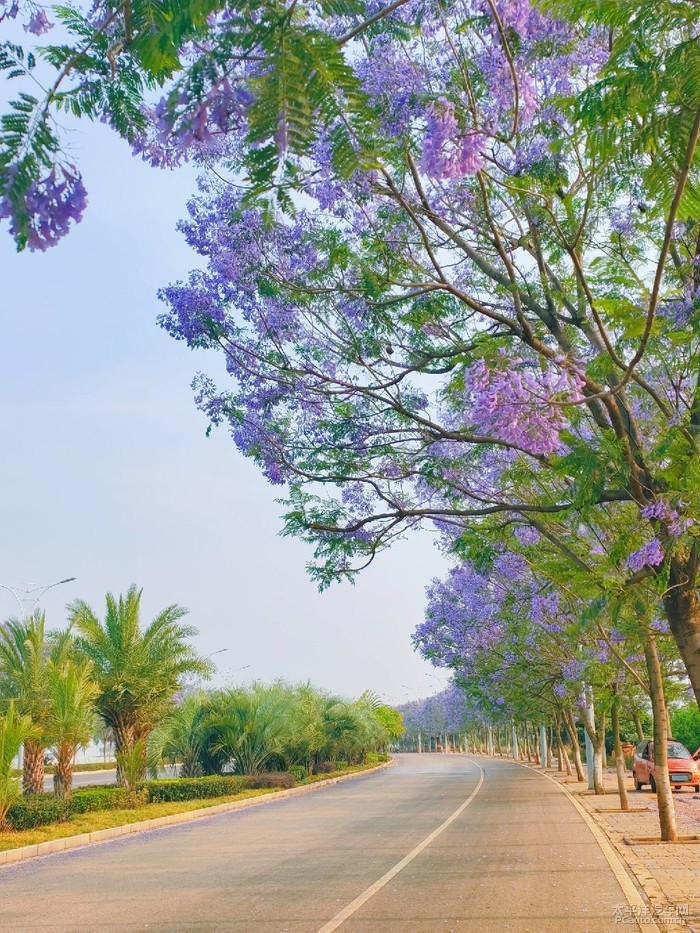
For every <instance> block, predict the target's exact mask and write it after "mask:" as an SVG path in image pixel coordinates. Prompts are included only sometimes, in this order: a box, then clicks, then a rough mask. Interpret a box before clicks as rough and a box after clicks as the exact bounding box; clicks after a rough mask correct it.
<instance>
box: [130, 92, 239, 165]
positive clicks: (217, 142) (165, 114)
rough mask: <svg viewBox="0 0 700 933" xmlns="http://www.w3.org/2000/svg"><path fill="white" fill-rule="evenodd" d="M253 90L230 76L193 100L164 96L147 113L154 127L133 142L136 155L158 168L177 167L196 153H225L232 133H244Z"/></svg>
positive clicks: (182, 94)
mask: <svg viewBox="0 0 700 933" xmlns="http://www.w3.org/2000/svg"><path fill="white" fill-rule="evenodd" d="M252 99H253V98H252V95H251V93H250V91H248V90H247V88H246V87H245V86H244V84H243V83H242V82H236V81H233V82H232V81H231V80H230V79H229V78H228V77H223V78H220V79H217V80H214V81H213V82H212V84H211V86H210V88H209V90H208V91H206V93H204V94H202V95H201V97H199V98H196V99H190V98H189V97H188V96H187V95H186V94H184V93H181V94H179V95H178V96H177V99H176V100H172V99H171V98H168V97H164V98H162V99H161V100H160V101H159V103H158V104H157V105H156V106H155V107H152V108H147V109H146V110H145V111H144V113H145V116H146V117H147V118H148V121H149V125H150V130H149V131H148V132H147V133H143V134H140V135H139V136H137V137H136V139H135V140H134V143H133V152H134V155H140V156H141V158H142V159H144V161H146V162H148V163H150V164H151V165H152V166H154V167H156V168H173V167H175V166H177V165H179V164H181V163H182V162H184V161H187V160H188V159H190V158H191V157H193V156H198V155H203V154H206V155H211V154H212V153H214V154H215V153H216V150H217V148H218V149H219V150H221V154H224V151H226V150H227V149H228V147H230V143H231V137H232V135H242V133H243V130H244V127H245V121H246V115H247V112H248V107H249V106H250V103H251V102H252Z"/></svg>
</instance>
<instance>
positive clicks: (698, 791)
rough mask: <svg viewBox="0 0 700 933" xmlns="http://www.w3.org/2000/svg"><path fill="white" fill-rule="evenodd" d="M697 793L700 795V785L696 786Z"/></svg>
mask: <svg viewBox="0 0 700 933" xmlns="http://www.w3.org/2000/svg"><path fill="white" fill-rule="evenodd" d="M695 793H696V794H700V784H696V785H695Z"/></svg>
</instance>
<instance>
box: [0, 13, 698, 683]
mask: <svg viewBox="0 0 700 933" xmlns="http://www.w3.org/2000/svg"><path fill="white" fill-rule="evenodd" d="M21 9H22V6H21V4H20V3H16V4H13V5H12V6H11V7H7V5H6V10H7V12H8V14H14V13H16V14H18V15H19V13H20V12H21ZM28 9H31V18H30V21H29V23H28V26H29V28H30V29H32V30H33V31H34V32H43V31H44V30H45V29H46V28H48V23H49V21H50V17H49V16H46V15H44V16H43V18H42V16H41V15H40V13H39V12H37V11H38V10H40V8H37V7H36V6H35V5H34V4H32V5H31V7H28ZM52 15H53V16H54V17H55V18H56V19H60V20H61V21H62V23H63V26H64V27H65V28H67V29H68V31H69V33H70V36H71V42H70V43H69V44H67V45H66V44H64V45H57V46H53V47H48V49H47V50H46V51H45V52H44V53H43V56H44V59H45V61H46V62H47V63H48V65H49V66H52V67H53V68H55V69H56V71H57V76H56V80H55V82H54V84H52V85H51V86H50V89H49V91H48V94H47V96H46V97H45V98H44V99H43V100H39V99H38V98H35V97H31V96H29V95H28V94H27V93H26V92H24V91H23V92H22V95H23V96H22V95H20V96H19V97H18V99H17V103H16V104H15V106H14V110H13V112H12V113H11V114H10V115H9V116H7V117H6V118H5V119H4V122H3V134H4V135H3V149H2V155H1V156H0V197H2V199H3V200H2V202H1V204H2V206H1V207H0V214H3V215H4V216H6V217H7V218H9V222H10V226H11V230H12V232H13V234H14V236H15V238H16V240H17V242H18V245H19V246H20V247H22V246H24V245H28V246H30V247H32V248H45V247H46V246H49V245H52V244H53V243H54V242H56V241H57V239H58V238H60V236H61V235H62V234H63V233H65V232H66V231H67V229H68V227H69V224H70V222H71V220H77V219H79V216H80V214H81V213H82V210H83V208H84V204H85V193H84V189H83V186H82V182H81V180H80V176H79V174H78V170H77V168H75V167H74V166H73V165H72V164H70V163H68V162H67V161H66V160H65V159H64V158H63V157H62V156H61V153H60V140H59V139H58V138H57V137H56V135H55V133H54V130H53V124H52V122H51V118H52V113H53V111H54V109H55V108H59V109H60V108H63V109H67V110H69V111H70V112H72V113H74V114H76V115H79V116H80V115H88V116H92V117H100V118H102V119H104V120H106V121H108V122H111V124H112V125H113V126H114V127H115V129H116V130H117V131H118V132H119V133H120V134H121V135H122V136H124V137H126V138H127V139H128V140H129V141H130V142H131V144H132V146H133V148H134V150H135V152H136V153H137V154H139V155H141V156H143V157H144V158H146V159H147V160H148V161H150V162H151V163H153V164H154V165H167V166H172V165H175V164H177V163H178V162H180V161H182V160H183V159H188V158H192V159H200V160H201V161H203V162H206V164H207V165H209V166H213V167H214V172H213V173H209V174H206V175H205V178H204V180H203V182H202V187H201V191H200V194H199V195H198V196H197V197H196V198H194V199H193V200H192V202H191V203H190V205H189V212H190V217H189V219H188V220H187V221H186V222H184V223H183V225H182V230H183V232H184V234H185V236H186V238H187V240H188V242H189V243H190V244H191V245H192V247H193V248H194V249H195V250H196V251H197V252H199V253H200V254H201V256H202V257H203V258H204V263H205V268H204V269H200V270H198V271H196V272H193V273H191V275H190V276H189V278H187V279H186V280H185V281H183V282H179V283H176V284H174V285H172V286H169V287H167V288H164V289H163V293H162V297H163V299H164V301H165V302H166V305H167V310H166V311H165V312H164V314H163V317H162V324H163V326H164V327H165V328H166V329H167V330H168V331H169V332H170V333H171V334H172V335H173V336H174V337H176V338H177V339H182V340H185V341H186V342H187V343H188V344H189V345H190V346H194V347H209V348H211V349H212V350H218V351H219V352H221V353H223V355H224V357H225V360H226V364H227V368H228V372H229V374H230V377H231V381H230V383H229V384H228V385H223V386H221V387H218V386H216V385H215V384H214V382H213V381H212V380H211V379H209V378H208V377H207V376H205V375H202V376H200V377H199V378H198V380H197V382H196V392H197V400H198V403H199V405H200V407H201V408H202V409H203V411H204V412H205V413H206V414H207V416H208V417H209V419H210V421H211V422H212V423H214V424H217V423H223V424H226V425H227V426H228V427H229V429H230V431H231V433H232V435H233V439H234V441H235V443H236V445H237V446H238V447H239V449H240V450H242V451H243V453H244V454H246V455H247V456H250V457H252V458H254V459H255V460H256V461H257V462H258V463H259V464H260V466H261V468H262V469H263V471H264V472H265V474H266V475H267V477H268V478H269V479H270V481H271V482H273V483H287V484H288V486H289V490H290V492H289V506H288V511H287V525H286V528H287V531H288V533H291V534H297V535H300V536H302V537H304V538H307V539H309V540H310V541H311V542H313V544H314V546H315V554H316V559H315V562H314V564H313V566H312V568H311V572H312V574H313V575H314V576H315V578H316V579H317V581H318V582H319V583H320V584H321V585H326V584H327V583H328V582H330V581H331V580H333V579H336V578H342V577H346V576H351V575H352V574H353V573H354V572H356V570H357V569H358V568H360V567H361V566H363V565H364V564H366V563H367V562H368V561H371V560H372V559H373V558H374V556H375V555H376V553H377V552H378V551H379V550H381V549H382V548H384V547H386V546H388V545H389V544H391V542H392V541H393V540H394V539H395V538H396V537H397V536H398V535H400V534H402V533H403V532H404V531H405V530H406V529H408V528H411V527H418V526H420V525H421V524H424V523H425V522H437V523H439V524H440V525H441V527H450V528H451V529H453V530H455V532H456V533H455V534H454V540H453V545H452V546H453V548H454V550H455V551H456V552H457V553H460V554H463V555H465V556H470V555H472V554H473V553H474V552H475V551H476V552H478V554H479V555H481V554H483V552H484V551H485V550H486V551H488V549H489V548H492V547H493V546H494V542H497V543H498V544H499V545H500V544H501V543H502V537H503V534H504V529H507V528H509V527H514V526H516V525H517V526H521V527H522V528H524V529H534V530H535V531H537V533H538V534H539V535H540V537H541V540H542V542H543V544H542V547H543V549H545V550H547V552H548V553H549V554H550V555H551V556H552V560H554V559H556V560H558V561H560V562H564V563H568V564H569V565H570V566H572V567H576V568H578V570H579V571H581V573H584V574H586V575H588V576H590V579H591V580H594V581H595V587H596V588H597V590H598V591H599V595H600V598H601V599H604V600H610V601H612V602H615V601H616V600H619V599H623V598H624V597H625V596H626V594H627V593H629V592H630V591H634V588H635V587H637V586H640V585H641V586H643V587H644V590H643V592H644V593H645V594H646V593H647V592H648V591H650V592H652V594H653V599H654V600H655V601H658V603H659V604H660V605H661V606H663V611H664V612H665V614H666V616H667V619H668V622H669V625H670V629H671V632H672V634H673V637H674V639H675V642H676V644H677V646H678V649H679V651H680V653H681V656H682V657H683V660H684V663H685V665H686V668H687V670H688V674H689V677H690V679H691V682H692V684H693V688H694V690H695V693H696V696H697V698H698V700H700V603H699V602H698V594H697V585H696V584H697V574H698V568H699V566H700V564H699V560H700V549H699V543H698V537H697V527H696V522H697V520H698V518H699V517H700V512H699V511H698V506H699V505H700V501H699V497H698V493H699V489H700V486H699V482H698V476H699V474H698V457H697V453H696V445H697V433H698V426H699V425H700V394H699V389H698V380H697V375H696V373H697V369H698V341H697V330H698V322H699V321H700V315H699V314H698V299H697V292H698V287H699V286H700V272H699V269H700V235H699V234H700V226H699V224H698V220H697V217H698V210H699V209H700V193H699V190H698V177H697V174H698V173H697V169H698V152H697V143H698V136H699V135H700V78H699V77H698V75H700V68H698V64H699V63H700V62H699V61H698V58H699V56H700V45H699V44H698V42H697V41H696V40H697V37H698V28H699V25H700V11H699V10H698V8H697V5H696V4H694V3H692V2H689V0H688V2H683V0H678V2H677V0H660V2H659V3H655V4H653V5H652V4H644V5H641V6H640V5H639V4H637V3H633V2H631V0H620V2H612V0H590V2H587V3H583V2H582V0H575V2H566V3H564V2H563V0H561V2H558V0H548V2H546V3H540V4H537V3H534V4H530V3H529V2H528V0H465V2H464V3H460V4H452V3H447V2H443V0H398V2H394V3H389V4H386V5H382V4H377V3H376V2H373V0H370V2H364V0H317V2H312V0H307V2H297V0H291V2H289V3H288V4H285V3H279V2H277V0H274V2H273V0H248V2H245V3H237V4H234V5H232V6H228V5H223V4H219V3H217V2H214V0H196V2H195V0H192V2H190V3H177V4H174V3H170V2H164V3H155V4H154V3H151V2H149V3H148V4H145V3H143V2H139V3H132V2H129V3H127V4H117V3H115V2H107V3H104V2H103V3H99V2H98V3H97V4H94V5H92V6H91V7H90V10H89V12H88V13H87V14H86V15H82V14H81V13H79V12H77V11H76V10H74V9H70V10H65V9H56V10H55V11H54V13H53V14H52ZM4 54H5V61H4V64H5V66H6V67H7V69H8V73H9V74H10V75H11V76H15V75H16V76H17V77H16V78H13V80H22V75H23V74H24V72H26V71H27V70H31V69H32V67H33V64H34V63H33V61H30V60H29V58H28V56H27V55H26V54H25V52H24V51H23V50H21V49H18V48H16V47H10V46H7V45H6V46H5V52H4ZM158 86H162V87H163V92H162V98H161V99H160V101H157V100H156V98H157V96H158V95H157V94H156V95H153V94H152V93H151V92H152V91H155V89H156V87H158ZM319 490H320V491H319ZM595 527H605V528H607V529H610V530H612V531H613V532H614V535H613V538H612V543H608V540H607V537H606V539H605V545H604V546H603V545H602V544H601V545H600V546H598V547H597V548H596V547H591V528H595Z"/></svg>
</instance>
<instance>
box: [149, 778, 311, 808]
mask: <svg viewBox="0 0 700 933" xmlns="http://www.w3.org/2000/svg"><path fill="white" fill-rule="evenodd" d="M294 783H295V782H294V777H293V776H292V775H291V774H288V773H287V772H285V771H275V772H271V773H265V774H220V775H219V774H214V775H211V776H209V777H201V778H164V779H162V780H158V781H143V782H142V783H141V784H139V789H140V790H144V791H145V792H146V793H147V794H148V800H149V803H162V802H166V801H167V802H169V803H172V802H174V801H178V800H207V799H209V798H211V797H229V796H230V795H231V794H240V793H241V791H244V790H260V789H262V788H265V787H278V788H287V787H294Z"/></svg>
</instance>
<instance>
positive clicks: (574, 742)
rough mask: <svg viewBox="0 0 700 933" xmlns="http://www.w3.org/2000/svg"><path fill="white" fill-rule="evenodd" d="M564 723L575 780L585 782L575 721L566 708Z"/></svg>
mask: <svg viewBox="0 0 700 933" xmlns="http://www.w3.org/2000/svg"><path fill="white" fill-rule="evenodd" d="M564 722H565V723H566V729H567V732H568V733H569V738H570V739H571V748H572V751H573V754H574V767H575V768H576V780H577V781H585V780H586V772H585V771H584V770H583V762H582V761H581V746H580V744H579V740H578V732H577V731H576V720H575V719H574V714H573V713H572V712H571V710H570V709H568V708H567V709H565V710H564Z"/></svg>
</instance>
